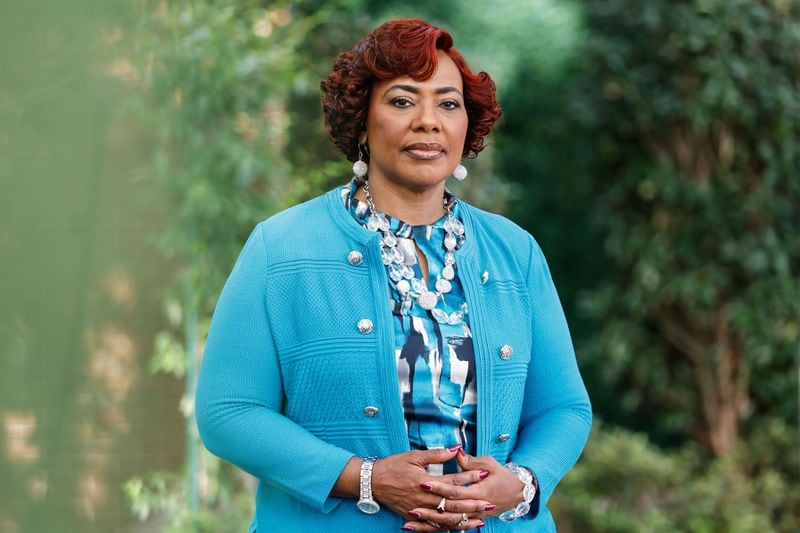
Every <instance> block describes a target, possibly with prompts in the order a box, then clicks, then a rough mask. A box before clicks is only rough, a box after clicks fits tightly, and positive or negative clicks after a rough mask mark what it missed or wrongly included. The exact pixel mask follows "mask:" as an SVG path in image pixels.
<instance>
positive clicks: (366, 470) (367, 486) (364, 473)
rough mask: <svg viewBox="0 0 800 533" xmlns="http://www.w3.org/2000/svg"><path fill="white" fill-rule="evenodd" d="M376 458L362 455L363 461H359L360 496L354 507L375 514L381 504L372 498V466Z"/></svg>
mask: <svg viewBox="0 0 800 533" xmlns="http://www.w3.org/2000/svg"><path fill="white" fill-rule="evenodd" d="M377 460H378V458H377V457H373V456H369V457H364V462H363V463H361V476H360V479H359V488H360V494H359V496H360V497H359V499H358V503H356V507H358V510H359V511H361V512H363V513H367V514H375V513H377V512H378V511H380V510H381V506H380V505H379V504H378V502H376V501H375V500H374V499H373V498H372V467H373V466H375V461H377Z"/></svg>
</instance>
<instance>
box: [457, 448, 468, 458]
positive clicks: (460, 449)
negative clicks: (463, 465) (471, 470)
mask: <svg viewBox="0 0 800 533" xmlns="http://www.w3.org/2000/svg"><path fill="white" fill-rule="evenodd" d="M458 455H460V456H461V457H464V456H465V455H467V454H466V453H464V448H459V449H458Z"/></svg>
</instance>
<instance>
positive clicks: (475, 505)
mask: <svg viewBox="0 0 800 533" xmlns="http://www.w3.org/2000/svg"><path fill="white" fill-rule="evenodd" d="M440 503H441V498H439V501H437V502H436V503H435V504H433V505H430V506H426V507H418V508H415V509H411V510H410V511H408V512H407V513H406V517H407V518H412V519H420V518H422V516H423V515H425V516H429V515H439V516H441V515H442V514H445V513H454V514H461V513H466V514H468V515H469V516H470V518H486V515H487V513H489V512H490V511H494V510H495V509H496V508H497V506H496V505H494V504H493V503H489V502H487V501H486V500H448V499H445V501H444V510H440V509H439V505H440Z"/></svg>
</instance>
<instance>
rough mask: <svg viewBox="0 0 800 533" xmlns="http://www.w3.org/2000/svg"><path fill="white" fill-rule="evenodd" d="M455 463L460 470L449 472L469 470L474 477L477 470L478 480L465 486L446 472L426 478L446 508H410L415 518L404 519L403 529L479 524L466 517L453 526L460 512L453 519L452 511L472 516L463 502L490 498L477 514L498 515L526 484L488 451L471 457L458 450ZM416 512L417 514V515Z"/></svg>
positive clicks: (519, 497) (516, 500) (519, 498)
mask: <svg viewBox="0 0 800 533" xmlns="http://www.w3.org/2000/svg"><path fill="white" fill-rule="evenodd" d="M458 464H459V466H461V469H462V470H463V472H462V473H461V474H451V476H458V475H463V474H472V475H473V479H474V477H475V476H474V474H475V473H476V472H477V473H478V476H477V480H476V481H473V482H472V484H471V485H470V486H468V487H464V486H463V485H464V484H463V483H461V484H456V483H452V482H451V480H450V479H448V477H449V476H442V477H441V478H439V479H436V478H434V480H433V481H431V482H429V486H430V487H431V488H430V490H429V491H428V492H429V494H431V495H433V496H434V497H436V498H439V499H441V498H445V499H446V502H445V512H444V513H439V512H437V510H436V509H433V510H431V508H430V507H429V506H421V507H417V508H414V509H411V513H409V514H411V516H414V517H415V518H416V520H414V521H411V522H407V523H406V524H405V525H404V526H403V527H404V528H405V529H407V530H410V531H442V530H448V529H449V530H456V529H469V528H475V527H481V526H479V525H477V524H476V521H475V520H469V522H468V523H467V525H465V526H464V527H456V526H454V524H457V523H458V521H459V520H461V518H462V517H461V515H460V514H455V516H456V517H458V520H456V521H455V522H454V521H453V520H454V519H453V515H454V513H461V512H466V514H467V516H468V517H469V518H471V517H472V516H475V514H474V513H472V514H471V513H470V511H469V510H467V509H464V507H465V506H469V505H471V504H472V502H491V504H490V505H489V506H486V507H485V508H484V511H483V512H482V513H481V514H480V518H484V517H486V518H488V517H492V516H497V515H499V514H500V513H502V512H503V511H507V510H508V509H513V508H514V507H515V506H516V505H517V504H518V503H519V502H521V501H522V499H523V498H522V490H523V489H524V487H525V485H524V484H523V483H522V482H521V481H520V480H519V478H518V477H517V475H516V474H514V473H513V472H511V471H509V470H508V469H506V468H505V467H504V466H503V465H501V464H500V463H498V462H497V461H496V460H495V459H494V458H493V457H491V456H489V455H484V456H481V457H474V456H472V455H467V454H465V453H464V452H463V451H461V450H459V451H458ZM483 472H488V474H486V475H481V474H482V473H483ZM468 502H469V503H468ZM434 507H435V505H434ZM416 514H418V515H419V517H416V516H415V515H416ZM443 517H446V518H443ZM431 522H434V523H436V524H439V525H441V527H438V528H437V527H436V526H435V525H433V524H431ZM481 525H482V524H481Z"/></svg>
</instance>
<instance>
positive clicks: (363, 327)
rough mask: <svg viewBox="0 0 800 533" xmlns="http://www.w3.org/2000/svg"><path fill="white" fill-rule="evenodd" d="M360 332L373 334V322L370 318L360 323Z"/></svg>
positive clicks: (363, 319)
mask: <svg viewBox="0 0 800 533" xmlns="http://www.w3.org/2000/svg"><path fill="white" fill-rule="evenodd" d="M358 331H360V332H361V333H364V334H367V333H371V332H372V320H370V319H369V318H362V319H361V320H359V321H358Z"/></svg>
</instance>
